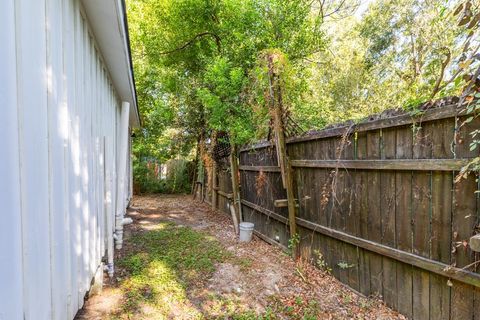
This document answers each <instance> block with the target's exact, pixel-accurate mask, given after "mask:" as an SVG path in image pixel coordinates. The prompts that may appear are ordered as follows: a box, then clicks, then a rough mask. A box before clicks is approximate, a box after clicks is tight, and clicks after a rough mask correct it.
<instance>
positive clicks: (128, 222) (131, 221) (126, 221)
mask: <svg viewBox="0 0 480 320" xmlns="http://www.w3.org/2000/svg"><path fill="white" fill-rule="evenodd" d="M130 223H133V219H132V218H123V220H122V225H127V224H130Z"/></svg>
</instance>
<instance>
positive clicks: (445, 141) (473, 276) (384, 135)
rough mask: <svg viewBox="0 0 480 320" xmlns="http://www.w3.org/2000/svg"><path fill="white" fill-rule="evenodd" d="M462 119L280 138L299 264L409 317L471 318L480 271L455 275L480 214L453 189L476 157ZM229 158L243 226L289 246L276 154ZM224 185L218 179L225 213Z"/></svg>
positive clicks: (254, 151) (427, 115)
mask: <svg viewBox="0 0 480 320" xmlns="http://www.w3.org/2000/svg"><path fill="white" fill-rule="evenodd" d="M464 120H465V116H462V113H461V112H459V111H458V110H457V108H456V106H454V105H451V106H444V107H441V108H436V109H431V110H427V111H425V112H424V113H423V114H422V115H421V116H418V117H416V118H412V117H411V116H410V115H408V114H399V115H396V116H393V117H389V118H386V119H381V118H380V119H373V120H371V121H368V122H364V123H361V124H357V125H349V126H338V127H334V128H332V129H326V130H322V131H319V132H316V133H314V134H310V135H306V136H302V137H295V138H290V139H288V140H287V149H288V150H287V152H288V155H289V159H290V163H291V166H292V170H293V177H294V196H295V198H296V204H297V210H296V224H297V232H298V234H299V240H300V242H299V251H300V256H301V257H303V258H305V259H309V260H311V261H312V262H314V263H317V264H318V263H326V264H327V265H328V266H329V268H331V271H332V273H333V274H334V275H335V277H337V278H338V279H339V280H340V281H342V282H343V283H345V284H347V285H349V286H350V287H352V288H353V289H355V290H357V291H359V292H361V293H363V294H365V295H380V296H381V297H382V298H383V300H384V301H385V302H386V303H387V304H388V305H389V306H391V307H392V308H394V309H396V310H398V311H400V312H401V313H403V314H404V315H406V316H408V317H409V318H414V319H480V274H479V273H477V272H476V271H475V270H476V265H475V264H474V265H473V266H471V267H469V268H465V269H462V268H463V267H465V266H468V265H470V264H472V263H474V262H475V261H476V258H477V259H478V258H479V257H478V256H477V254H475V253H474V252H473V251H471V250H470V249H469V247H468V245H467V242H468V239H469V238H470V237H471V236H472V235H474V234H475V233H476V231H477V229H476V228H477V226H478V223H479V218H480V200H479V197H478V194H475V191H476V190H477V189H478V182H477V180H476V177H475V175H474V174H470V175H469V176H468V177H467V179H462V180H460V181H459V182H457V183H455V182H454V180H455V177H456V175H457V173H458V171H459V170H460V169H461V168H462V167H463V166H464V165H465V164H466V163H467V162H468V159H471V158H473V157H476V156H478V155H479V152H478V150H474V151H470V148H469V145H470V142H471V136H470V134H469V133H470V132H471V131H472V130H474V129H478V128H480V120H479V119H475V120H474V121H473V122H470V123H468V124H464V123H463V122H464ZM462 124H463V125H462ZM239 162H240V184H241V203H242V212H243V218H244V220H245V221H252V222H254V223H255V231H256V233H257V234H258V235H259V236H261V237H262V238H263V239H264V240H266V241H269V242H271V243H276V244H278V245H281V246H283V247H286V246H288V241H289V239H290V234H289V228H288V209H287V207H286V204H285V201H278V200H280V199H286V192H285V190H284V189H283V187H282V180H281V175H280V168H279V167H278V163H277V155H276V153H275V147H274V146H273V145H272V144H271V143H269V142H264V143H259V144H256V145H252V146H248V147H245V148H243V149H241V151H240V155H239ZM229 177H230V175H229V174H223V173H221V174H219V184H218V190H219V194H220V196H219V200H218V201H219V203H218V204H219V205H220V208H222V209H223V210H224V211H226V212H228V211H227V210H228V208H227V206H228V202H227V200H228V199H227V198H228V197H227V196H228V195H229V193H230V192H231V191H229V190H231V184H230V182H229ZM222 193H223V195H222ZM276 200H277V201H276Z"/></svg>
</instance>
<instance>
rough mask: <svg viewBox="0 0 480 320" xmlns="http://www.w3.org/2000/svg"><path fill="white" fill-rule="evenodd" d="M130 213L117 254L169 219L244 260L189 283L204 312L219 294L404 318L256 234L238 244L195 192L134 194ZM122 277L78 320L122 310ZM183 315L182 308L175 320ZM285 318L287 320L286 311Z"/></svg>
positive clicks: (356, 315) (250, 301) (261, 303)
mask: <svg viewBox="0 0 480 320" xmlns="http://www.w3.org/2000/svg"><path fill="white" fill-rule="evenodd" d="M128 215H129V216H130V217H131V218H132V219H133V220H134V223H132V224H131V225H128V226H126V230H125V233H124V235H125V243H126V245H125V246H124V248H123V249H122V250H119V251H118V252H117V258H118V257H121V256H123V255H125V253H126V250H133V249H134V248H132V247H130V246H129V245H128V241H129V238H130V237H131V236H132V235H134V234H136V233H139V232H145V231H146V230H154V229H155V228H156V226H157V225H158V223H159V222H164V221H171V222H174V223H175V224H177V225H180V226H189V227H191V228H193V229H195V230H201V231H203V232H207V233H208V234H210V235H211V236H213V237H215V238H217V239H218V240H219V241H220V243H221V244H222V246H224V247H225V249H226V250H228V251H229V252H231V253H232V254H233V255H234V256H235V257H236V258H238V259H237V260H238V261H244V262H245V264H240V265H239V264H233V263H230V262H228V261H227V262H223V263H219V264H217V265H216V270H215V272H214V273H213V276H212V277H211V278H210V279H205V281H202V282H200V283H198V284H195V285H194V286H191V288H189V292H188V296H189V299H190V301H191V302H192V304H193V305H195V307H196V309H197V310H200V311H202V308H205V307H206V306H207V305H208V297H210V296H212V295H215V296H221V297H223V298H225V299H229V300H231V301H235V303H237V304H240V305H242V306H244V307H245V309H248V310H254V311H255V312H257V313H258V314H261V313H264V312H265V310H266V309H267V308H268V307H270V306H271V305H272V303H273V302H272V301H274V303H276V304H277V305H278V304H281V305H282V306H289V307H290V308H291V310H293V311H292V312H293V313H294V312H295V310H296V309H297V308H301V307H302V306H306V305H307V302H308V305H315V308H317V311H318V310H320V311H319V312H317V319H379V320H380V319H405V317H403V316H402V315H400V314H398V313H397V312H395V311H393V310H391V309H389V308H388V307H387V306H385V305H384V304H383V303H382V302H381V301H380V300H378V299H377V298H374V297H370V298H366V297H364V296H362V295H360V294H358V293H356V292H355V291H353V290H351V289H349V288H348V287H346V286H345V285H343V284H342V283H341V282H339V281H338V280H336V279H335V278H334V277H333V276H332V275H330V274H329V273H328V272H326V271H322V270H319V269H317V268H315V267H313V266H312V265H310V264H309V263H306V262H303V261H294V260H293V259H292V258H291V257H290V256H288V255H287V254H286V253H285V252H284V251H282V250H281V249H280V248H278V247H276V246H272V245H270V244H268V243H266V242H264V241H263V240H261V239H259V238H257V237H254V238H253V240H252V241H251V242H250V243H246V244H245V243H238V242H237V240H236V236H235V232H234V229H233V225H232V223H231V220H230V218H229V217H228V216H227V215H226V214H224V213H221V212H217V211H212V210H211V207H210V206H209V205H207V204H206V203H200V202H198V201H193V200H192V197H191V196H185V195H148V196H136V197H135V198H134V200H133V204H132V207H131V209H129V212H128ZM122 276H125V274H124V272H122V270H119V268H117V270H116V277H114V278H113V279H112V280H107V283H105V285H104V289H103V291H102V293H101V294H99V295H96V296H93V297H90V298H89V299H88V300H86V302H85V305H84V308H83V309H82V310H80V311H79V313H78V315H77V317H76V319H77V320H81V319H82V320H85V319H88V320H93V319H106V318H108V317H109V315H110V314H112V313H114V312H115V311H116V310H118V309H119V308H120V306H121V304H122V301H123V297H122V293H121V291H120V289H119V288H118V286H119V285H118V284H119V283H118V281H119V280H121V278H122ZM105 279H107V277H106V278H105ZM299 301H301V303H299ZM312 303H313V304H312ZM210 314H211V313H210ZM318 315H320V316H318ZM217 316H218V315H217ZM220 316H221V315H220ZM185 318H187V317H184V316H183V315H182V314H181V310H179V311H178V314H176V315H175V316H174V317H173V318H172V319H185ZM283 318H285V319H289V317H288V316H285V317H283ZM132 319H134V318H132ZM152 319H153V318H152Z"/></svg>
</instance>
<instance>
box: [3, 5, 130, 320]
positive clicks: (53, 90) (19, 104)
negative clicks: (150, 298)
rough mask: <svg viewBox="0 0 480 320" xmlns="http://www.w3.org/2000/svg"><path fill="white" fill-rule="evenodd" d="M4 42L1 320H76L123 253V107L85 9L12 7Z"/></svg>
mask: <svg viewBox="0 0 480 320" xmlns="http://www.w3.org/2000/svg"><path fill="white" fill-rule="evenodd" d="M0 42H1V43H2V44H3V47H2V50H0V70H2V72H1V73H0V105H1V109H0V112H1V116H2V118H1V119H2V125H1V126H0V136H2V139H0V150H2V157H0V177H1V180H0V203H2V215H1V219H2V222H1V223H0V320H7V319H8V320H11V319H12V320H16V319H26V320H30V319H32V320H33V319H34V320H49V319H58V320H65V319H73V317H74V316H75V314H76V312H77V310H78V309H79V308H81V307H82V305H83V301H84V297H85V294H86V292H87V291H88V290H89V288H90V283H91V279H92V278H93V276H94V273H95V272H96V271H97V269H98V267H99V265H100V263H101V259H102V258H104V257H105V256H106V251H107V250H108V249H109V248H110V249H112V250H113V241H112V235H113V232H114V230H115V225H114V221H115V208H116V204H115V203H114V199H115V197H116V195H117V190H118V189H119V182H118V181H117V176H118V173H117V161H118V160H119V157H121V156H123V158H125V155H119V154H118V150H119V147H118V146H117V144H118V143H119V141H120V138H121V137H122V136H123V135H128V132H119V129H118V122H119V119H120V112H121V108H120V105H121V101H119V99H118V96H117V94H116V91H115V89H114V86H113V85H112V81H111V79H110V76H109V74H110V72H109V71H108V70H107V69H106V67H105V64H104V61H103V58H102V56H101V54H100V53H99V50H98V48H97V45H96V42H95V37H94V35H93V33H92V32H91V30H90V28H89V25H88V22H87V20H86V19H85V17H84V14H83V11H82V6H81V2H80V1H79V0H36V1H33V2H32V1H28V0H3V1H1V2H0ZM129 170H130V169H129ZM122 189H123V188H121V189H120V190H122ZM127 192H128V190H124V192H123V193H125V194H124V196H123V199H126V198H127V197H128V196H129V195H128V194H127ZM124 209H125V208H118V210H124ZM110 252H111V251H110Z"/></svg>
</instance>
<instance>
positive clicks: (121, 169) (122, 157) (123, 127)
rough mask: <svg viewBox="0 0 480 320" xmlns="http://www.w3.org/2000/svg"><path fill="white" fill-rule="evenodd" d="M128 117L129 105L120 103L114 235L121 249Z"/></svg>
mask: <svg viewBox="0 0 480 320" xmlns="http://www.w3.org/2000/svg"><path fill="white" fill-rule="evenodd" d="M129 116H130V103H128V102H125V101H124V102H122V110H121V115H120V128H119V133H120V136H119V141H120V143H119V154H118V180H117V186H118V187H117V201H116V216H115V233H116V234H117V238H118V239H117V240H116V245H115V248H117V249H121V248H122V245H123V217H124V215H125V209H126V205H125V192H126V186H125V181H126V179H125V176H126V174H127V155H128V153H129V151H128V138H129V135H128V120H129Z"/></svg>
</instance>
